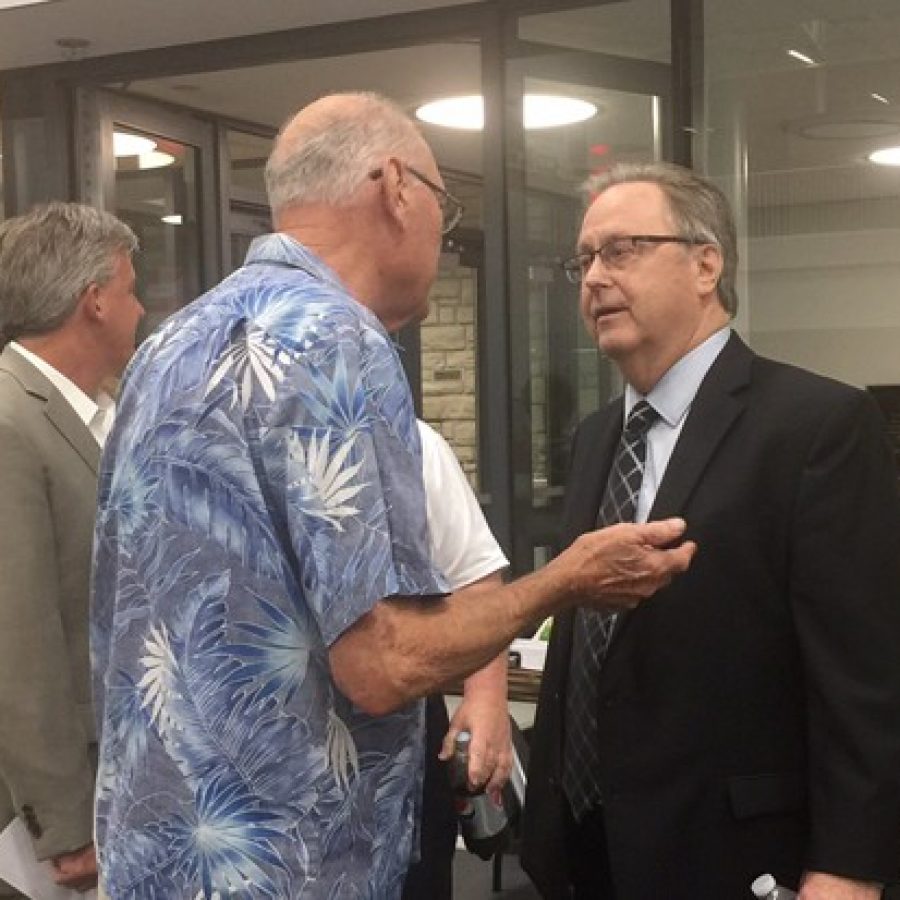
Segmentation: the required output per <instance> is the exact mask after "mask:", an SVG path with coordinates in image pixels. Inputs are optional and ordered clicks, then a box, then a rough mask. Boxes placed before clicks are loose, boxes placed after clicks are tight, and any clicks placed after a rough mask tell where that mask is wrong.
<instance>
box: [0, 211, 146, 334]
mask: <svg viewBox="0 0 900 900" xmlns="http://www.w3.org/2000/svg"><path fill="white" fill-rule="evenodd" d="M137 246H138V241H137V238H136V237H135V234H134V232H133V231H132V230H131V229H130V228H129V227H128V226H127V225H126V224H125V223H124V222H120V221H119V220H118V219H117V218H116V217H115V216H113V215H111V214H110V213H107V212H103V211H102V210H99V209H93V208H92V207H90V206H83V205H82V204H80V203H59V202H54V203H47V204H44V205H41V206H36V207H34V209H32V210H31V211H30V212H28V213H26V214H25V215H22V216H16V217H15V218H12V219H7V220H6V221H5V222H2V223H0V346H2V344H5V343H6V342H7V341H11V340H15V339H16V338H19V337H24V336H28V335H34V334H46V333H47V332H50V331H55V330H56V329H57V328H59V327H60V326H61V325H62V324H63V323H64V322H65V321H66V320H67V319H68V318H69V317H70V316H71V315H72V313H73V312H74V311H75V307H76V306H77V305H78V300H79V298H80V297H81V295H82V294H83V293H84V292H85V290H86V289H87V288H88V286H89V285H91V284H98V285H104V284H106V283H107V282H108V281H109V280H110V279H111V278H112V276H113V271H114V268H115V263H116V255H117V254H118V253H126V254H128V255H129V256H130V255H131V254H132V253H134V251H135V250H136V249H137Z"/></svg>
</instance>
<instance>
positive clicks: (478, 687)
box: [463, 648, 509, 704]
mask: <svg viewBox="0 0 900 900" xmlns="http://www.w3.org/2000/svg"><path fill="white" fill-rule="evenodd" d="M507 660H508V653H507V651H506V649H505V648H504V650H503V652H502V653H500V654H498V655H497V656H496V657H495V658H494V659H492V660H491V661H490V662H489V663H488V664H487V665H486V666H483V667H482V668H480V669H479V670H478V671H477V672H473V673H472V674H471V675H470V676H469V677H468V678H466V679H465V681H464V682H463V695H464V696H465V697H466V698H467V699H469V698H471V699H477V700H480V701H484V702H495V703H502V704H505V703H506V694H507V684H506V678H507V670H508V668H509V666H508V662H507Z"/></svg>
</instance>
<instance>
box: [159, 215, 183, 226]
mask: <svg viewBox="0 0 900 900" xmlns="http://www.w3.org/2000/svg"><path fill="white" fill-rule="evenodd" d="M160 220H161V221H163V222H165V223H166V225H181V224H182V223H183V222H184V216H182V215H181V214H180V213H172V214H171V215H168V216H160Z"/></svg>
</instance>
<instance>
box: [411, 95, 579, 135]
mask: <svg viewBox="0 0 900 900" xmlns="http://www.w3.org/2000/svg"><path fill="white" fill-rule="evenodd" d="M522 107H523V109H522V124H523V125H524V127H525V128H527V129H528V130H532V129H536V128H555V127H557V126H560V125H573V124H575V123H576V122H583V121H585V120H586V119H590V118H591V117H592V116H595V115H596V114H597V107H596V106H595V105H594V104H593V103H588V102H587V101H586V100H578V99H576V98H575V97H560V96H556V95H553V94H525V96H524V97H523V98H522ZM416 118H418V119H420V120H421V121H423V122H427V123H428V124H430V125H442V126H443V127H445V128H458V129H462V130H464V131H481V130H482V129H483V128H484V99H483V98H482V97H481V96H479V95H478V94H471V95H469V96H466V97H445V98H443V99H442V100H433V101H432V102H430V103H425V104H423V105H422V106H420V107H419V108H418V109H417V110H416Z"/></svg>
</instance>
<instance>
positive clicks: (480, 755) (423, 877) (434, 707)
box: [403, 421, 512, 900]
mask: <svg viewBox="0 0 900 900" xmlns="http://www.w3.org/2000/svg"><path fill="white" fill-rule="evenodd" d="M419 435H420V437H421V441H422V476H423V480H424V482H425V499H426V506H427V511H428V528H429V534H430V549H431V558H432V560H433V562H434V563H435V565H436V566H437V567H438V568H439V569H440V570H441V571H442V572H443V574H444V577H445V578H446V579H447V581H448V582H449V585H450V589H451V590H452V591H458V590H459V589H461V588H466V587H474V586H476V585H478V586H483V585H484V584H486V583H489V582H491V581H496V582H499V581H500V577H501V576H500V573H501V571H502V570H503V569H504V568H506V566H507V565H508V564H509V563H508V561H507V559H506V557H505V556H504V555H503V551H502V550H501V549H500V546H499V544H498V543H497V541H496V540H495V538H494V536H493V534H491V530H490V528H488V525H487V522H486V521H485V519H484V514H483V513H482V511H481V507H480V506H479V505H478V500H477V499H476V498H475V494H474V493H473V492H472V488H471V487H470V486H469V482H468V480H467V479H466V476H465V473H464V472H463V470H462V469H461V468H460V465H459V462H458V461H457V459H456V456H455V455H454V453H453V450H452V449H451V448H450V446H449V444H448V443H447V442H446V441H445V440H444V438H443V437H441V435H440V434H438V433H437V432H436V431H435V430H434V429H433V428H432V427H431V426H429V425H428V424H427V423H425V422H422V421H420V422H419ZM463 691H464V693H463V699H462V702H461V703H460V705H459V707H458V708H457V710H456V712H455V713H454V715H453V719H452V720H451V721H449V722H448V717H447V708H446V706H445V705H444V700H443V697H441V696H440V695H433V696H431V697H429V698H428V703H427V707H426V715H427V728H426V752H427V757H426V759H427V762H426V767H425V786H424V791H423V804H422V827H421V840H420V845H421V853H420V860H419V862H417V863H415V864H414V865H413V866H412V867H411V868H410V870H409V873H408V875H407V877H406V882H405V885H404V889H403V898H404V900H426V898H427V900H449V898H450V897H451V895H452V862H453V850H454V847H455V844H456V832H457V820H456V812H455V810H454V807H453V794H452V790H451V788H450V780H449V776H448V772H447V766H446V762H445V760H447V759H448V758H449V756H450V754H451V753H452V750H453V742H454V740H455V738H456V735H457V734H458V733H459V732H460V731H463V730H467V731H470V732H471V733H472V747H471V751H470V755H469V759H470V766H469V778H470V780H471V781H472V782H473V783H474V784H485V785H487V790H488V792H489V793H490V794H491V795H492V796H494V797H495V799H497V800H498V801H499V797H500V789H501V788H502V787H503V785H504V783H505V782H506V780H507V778H508V777H509V771H510V766H511V764H512V749H511V745H510V736H509V715H508V713H507V705H506V700H507V697H506V653H505V652H504V653H502V654H501V655H500V656H498V657H497V658H496V659H495V660H494V661H493V662H491V663H489V664H488V665H487V666H485V667H484V668H483V669H481V670H479V671H478V672H475V673H474V674H473V675H470V676H469V677H468V678H467V679H466V680H465V683H464V686H463ZM439 750H440V753H439Z"/></svg>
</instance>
